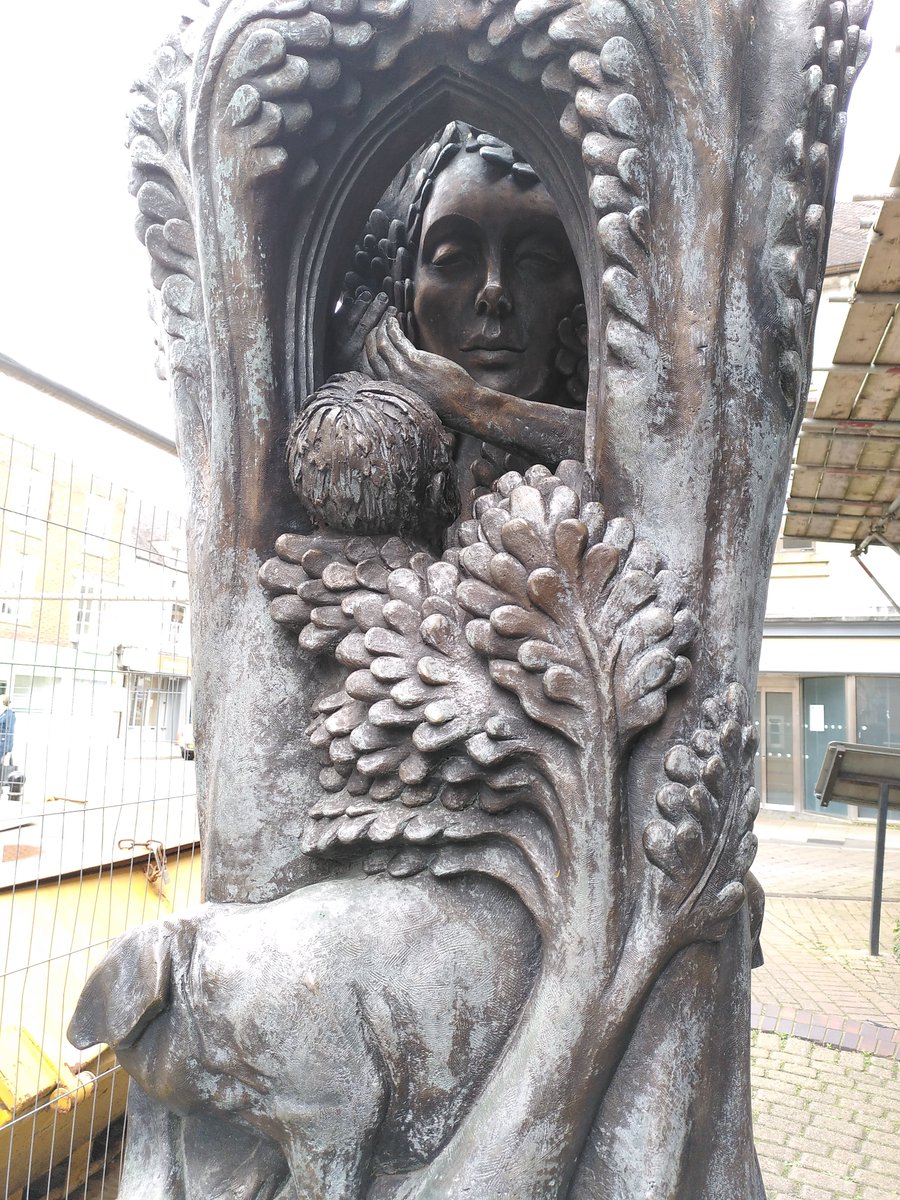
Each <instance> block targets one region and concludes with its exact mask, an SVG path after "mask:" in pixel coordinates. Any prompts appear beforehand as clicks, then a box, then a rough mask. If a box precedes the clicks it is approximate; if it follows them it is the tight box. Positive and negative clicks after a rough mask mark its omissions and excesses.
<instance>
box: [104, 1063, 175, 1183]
mask: <svg viewBox="0 0 900 1200" xmlns="http://www.w3.org/2000/svg"><path fill="white" fill-rule="evenodd" d="M179 1125H180V1121H179V1118H178V1117H176V1116H175V1114H174V1113H172V1112H169V1110H168V1109H166V1108H163V1106H162V1105H161V1104H159V1103H158V1101H156V1100H152V1099H151V1098H150V1097H149V1096H148V1095H147V1094H146V1092H144V1091H142V1089H141V1088H139V1087H138V1085H137V1084H136V1083H135V1082H134V1080H132V1081H131V1083H130V1084H129V1085H128V1126H129V1129H130V1130H140V1133H139V1134H136V1136H134V1137H129V1136H128V1134H127V1133H126V1136H125V1159H124V1163H123V1166H122V1178H121V1180H120V1182H119V1197H120V1200H186V1197H185V1192H184V1175H183V1158H182V1152H181V1137H180V1129H179Z"/></svg>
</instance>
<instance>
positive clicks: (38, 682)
mask: <svg viewBox="0 0 900 1200" xmlns="http://www.w3.org/2000/svg"><path fill="white" fill-rule="evenodd" d="M57 682H58V681H57V677H56V676H55V675H42V674H39V673H38V672H37V671H35V672H34V673H32V672H31V671H27V672H26V671H17V672H16V674H15V677H14V678H13V690H12V705H13V708H14V709H16V710H18V711H19V712H33V713H39V712H50V710H51V708H52V707H53V689H54V687H55V685H56V683H57Z"/></svg>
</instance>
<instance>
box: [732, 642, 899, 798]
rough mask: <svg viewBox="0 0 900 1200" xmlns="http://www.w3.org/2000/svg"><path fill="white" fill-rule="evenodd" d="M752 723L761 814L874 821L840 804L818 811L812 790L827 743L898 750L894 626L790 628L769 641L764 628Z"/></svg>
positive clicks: (897, 649)
mask: <svg viewBox="0 0 900 1200" xmlns="http://www.w3.org/2000/svg"><path fill="white" fill-rule="evenodd" d="M862 625H863V623H862V622H861V623H860V626H862ZM850 633H855V634H856V635H857V636H847V635H848V634H850ZM798 634H799V636H798ZM782 665H783V667H784V668H786V669H784V670H778V669H773V668H777V667H780V666H782ZM790 667H794V668H795V669H794V670H790V669H787V668H790ZM841 668H847V669H845V670H842V669H841ZM852 668H855V669H852ZM754 721H755V723H756V727H757V731H758V733H759V750H758V753H757V759H756V781H757V787H758V788H759V790H760V794H761V795H762V798H763V804H764V806H765V807H766V808H768V809H771V810H774V811H779V810H780V811H782V812H804V811H805V812H819V813H821V812H823V811H825V812H828V813H831V814H833V815H835V816H850V817H857V816H859V817H869V816H871V815H873V814H872V813H871V812H869V811H868V810H866V809H859V810H857V809H856V808H855V807H854V806H849V808H848V806H847V805H842V804H832V805H829V807H828V809H826V810H823V809H822V808H821V806H820V805H819V803H818V801H817V800H816V797H815V791H814V789H815V783H816V780H817V779H818V776H819V770H820V768H821V766H822V760H823V759H824V757H825V751H826V749H827V747H828V744H829V742H860V743H862V744H864V745H869V746H892V747H900V628H898V622H894V621H891V622H871V621H870V622H866V623H865V627H864V628H860V629H859V630H852V631H851V630H850V629H849V628H848V627H847V623H835V625H834V626H833V627H826V626H825V624H824V623H822V622H817V623H816V625H815V626H812V625H810V626H808V627H806V628H805V629H804V628H803V627H802V626H800V624H799V623H798V622H791V623H790V626H788V623H783V624H782V625H781V627H780V628H777V630H776V632H775V633H774V635H773V634H772V631H771V630H770V628H769V623H768V622H767V628H766V637H765V639H764V642H763V651H762V655H761V660H760V675H759V680H758V684H757V692H756V702H755V711H754Z"/></svg>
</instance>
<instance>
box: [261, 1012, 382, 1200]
mask: <svg viewBox="0 0 900 1200" xmlns="http://www.w3.org/2000/svg"><path fill="white" fill-rule="evenodd" d="M360 1024H362V1022H360ZM344 1049H346V1047H344ZM348 1065H352V1076H353V1078H352V1086H348V1084H350V1083H351V1080H350V1079H349V1078H348V1077H347V1076H346V1075H345V1074H344V1071H342V1070H341V1067H343V1068H346V1067H347V1066H348ZM332 1070H333V1075H332V1077H331V1078H328V1077H327V1076H324V1075H318V1074H317V1073H313V1074H312V1075H311V1077H310V1078H309V1079H308V1081H307V1083H308V1091H307V1096H306V1102H305V1103H303V1104H300V1103H296V1102H295V1103H293V1104H290V1105H289V1106H288V1107H287V1108H286V1110H285V1115H284V1118H283V1120H284V1140H283V1146H284V1150H285V1153H286V1154H287V1160H288V1163H289V1164H290V1168H291V1177H292V1179H293V1182H294V1188H295V1191H296V1194H297V1197H298V1200H362V1198H363V1197H364V1196H365V1195H366V1194H367V1192H368V1184H369V1179H370V1164H371V1158H372V1148H373V1144H374V1142H375V1137H376V1134H377V1132H378V1130H379V1128H380V1127H381V1123H382V1121H383V1120H384V1115H385V1112H386V1110H387V1102H388V1095H389V1084H388V1080H387V1076H386V1072H385V1069H384V1066H383V1064H381V1061H380V1056H378V1057H376V1055H374V1054H363V1055H360V1056H359V1057H356V1056H350V1064H348V1061H347V1060H346V1059H345V1060H344V1062H343V1063H341V1064H338V1063H335V1064H334V1066H333V1068H332ZM279 1200H280V1198H279Z"/></svg>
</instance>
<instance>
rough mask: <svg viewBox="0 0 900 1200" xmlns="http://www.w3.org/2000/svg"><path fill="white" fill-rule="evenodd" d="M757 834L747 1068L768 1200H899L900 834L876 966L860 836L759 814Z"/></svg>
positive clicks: (867, 852) (861, 832) (891, 855)
mask: <svg viewBox="0 0 900 1200" xmlns="http://www.w3.org/2000/svg"><path fill="white" fill-rule="evenodd" d="M758 833H759V836H760V852H759V855H758V857H757V861H756V864H755V865H754V871H755V872H756V874H757V875H758V877H759V879H760V881H761V882H762V884H763V886H764V888H765V889H766V892H767V901H766V919H765V924H764V926H763V950H764V953H765V957H766V963H765V966H763V967H760V968H758V969H757V970H756V971H754V973H753V976H754V979H753V1000H754V1017H755V1023H756V1024H758V1025H762V1026H763V1029H756V1030H754V1032H753V1034H752V1048H751V1063H752V1072H753V1111H754V1132H755V1137H756V1144H757V1150H758V1153H759V1158H760V1165H761V1167H762V1171H763V1178H764V1179H765V1182H766V1189H767V1193H768V1200H841V1198H850V1200H900V1062H898V1061H897V1058H896V1057H894V1052H893V1050H892V1049H891V1047H898V1046H900V1032H898V1031H900V962H898V961H897V958H895V956H894V953H893V951H894V939H895V926H896V925H897V924H898V922H900V831H898V830H895V829H893V830H891V833H890V835H889V843H888V845H889V849H888V852H887V855H886V858H885V887H884V897H885V900H884V906H883V910H882V921H881V939H880V948H881V956H880V957H879V958H871V957H869V954H868V945H869V912H870V905H869V898H870V895H871V886H872V882H871V881H872V859H873V831H872V829H871V827H870V826H853V825H848V824H844V823H839V822H832V821H828V822H823V821H809V822H806V821H801V820H798V821H785V820H781V819H772V818H771V817H766V816H764V817H763V818H762V819H761V820H760V822H759V825H758ZM775 1014H778V1015H775ZM766 1027H768V1028H770V1029H772V1030H773V1031H772V1032H766V1031H765V1029H766ZM798 1031H800V1032H803V1033H804V1034H805V1035H806V1036H804V1037H798V1036H793V1034H794V1033H796V1032H798ZM809 1037H814V1038H815V1040H808V1038H809ZM895 1039H896V1040H895ZM822 1042H831V1043H836V1044H831V1045H825V1044H821V1043H822ZM841 1044H843V1045H844V1046H846V1045H848V1044H851V1045H858V1046H859V1047H860V1049H858V1050H856V1049H854V1050H850V1049H839V1048H838V1046H839V1045H841ZM876 1049H877V1050H878V1053H875V1052H874V1051H875V1050H876Z"/></svg>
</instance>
